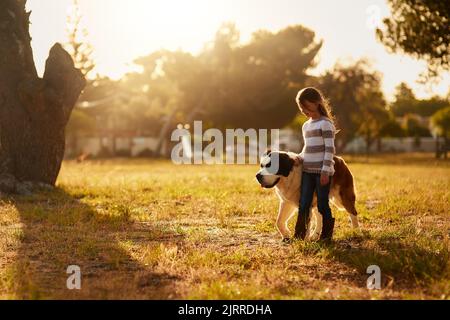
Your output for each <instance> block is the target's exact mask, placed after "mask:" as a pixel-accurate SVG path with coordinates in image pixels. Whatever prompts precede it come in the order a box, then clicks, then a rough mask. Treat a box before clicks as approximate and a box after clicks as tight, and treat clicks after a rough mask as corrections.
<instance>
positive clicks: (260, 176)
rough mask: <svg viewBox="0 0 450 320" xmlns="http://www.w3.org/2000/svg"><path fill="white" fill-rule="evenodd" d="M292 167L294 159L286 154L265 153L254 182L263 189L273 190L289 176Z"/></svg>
mask: <svg viewBox="0 0 450 320" xmlns="http://www.w3.org/2000/svg"><path fill="white" fill-rule="evenodd" d="M294 165H295V161H294V159H293V158H292V157H291V156H290V155H289V154H288V153H287V152H282V151H270V150H269V151H266V153H264V154H263V155H262V157H261V163H260V166H261V169H260V170H259V171H258V173H257V174H256V180H258V182H259V184H260V185H261V186H262V187H264V188H273V187H275V186H276V185H277V183H278V182H280V180H281V179H283V178H286V177H288V176H289V173H290V172H291V170H292V168H293V166H294Z"/></svg>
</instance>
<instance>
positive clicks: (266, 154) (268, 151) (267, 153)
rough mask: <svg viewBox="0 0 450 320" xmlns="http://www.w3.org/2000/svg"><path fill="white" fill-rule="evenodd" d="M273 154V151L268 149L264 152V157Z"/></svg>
mask: <svg viewBox="0 0 450 320" xmlns="http://www.w3.org/2000/svg"><path fill="white" fill-rule="evenodd" d="M271 152H272V149H270V148H268V149H266V151H264V153H263V155H262V156H263V157H265V156H268V155H269V154H270V153H271Z"/></svg>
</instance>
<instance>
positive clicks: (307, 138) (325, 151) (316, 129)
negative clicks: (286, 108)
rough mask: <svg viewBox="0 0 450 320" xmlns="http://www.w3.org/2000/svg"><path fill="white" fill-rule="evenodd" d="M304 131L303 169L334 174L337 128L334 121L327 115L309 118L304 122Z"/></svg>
mask: <svg viewBox="0 0 450 320" xmlns="http://www.w3.org/2000/svg"><path fill="white" fill-rule="evenodd" d="M302 132H303V140H304V142H305V144H304V147H303V151H302V152H301V153H300V156H301V157H302V158H303V171H305V172H311V173H321V174H327V175H329V176H332V175H334V160H333V156H334V154H335V153H336V150H335V147H334V137H335V134H336V128H335V127H334V125H333V122H331V120H330V119H328V118H327V117H320V118H319V119H316V120H312V119H309V120H308V121H306V122H305V123H304V124H303V127H302Z"/></svg>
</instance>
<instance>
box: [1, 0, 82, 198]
mask: <svg viewBox="0 0 450 320" xmlns="http://www.w3.org/2000/svg"><path fill="white" fill-rule="evenodd" d="M25 4H26V1H25V0H2V1H1V2H0V39H1V46H0V190H1V191H6V192H18V191H21V190H22V191H23V189H24V188H23V186H24V185H25V184H24V183H23V182H34V183H44V184H49V185H54V184H55V181H56V178H57V176H58V173H59V170H60V167H61V162H62V159H63V156H64V147H65V142H64V140H65V139H64V131H65V127H66V124H67V122H68V120H69V118H70V115H71V112H72V109H73V106H74V104H75V102H76V101H77V99H78V96H79V94H80V92H81V91H82V89H83V87H84V85H85V79H84V76H83V74H82V73H81V71H80V70H78V69H76V68H75V67H74V63H73V60H72V58H71V56H70V55H69V54H68V53H67V52H66V51H65V50H64V49H63V48H62V46H61V45H60V44H55V45H54V46H53V47H52V48H51V50H50V53H49V57H48V59H47V62H46V65H45V72H44V75H43V77H42V78H40V77H39V76H38V74H37V72H36V67H35V64H34V60H33V53H32V49H31V44H30V41H31V37H30V34H29V16H30V12H26V10H25ZM26 185H29V184H26Z"/></svg>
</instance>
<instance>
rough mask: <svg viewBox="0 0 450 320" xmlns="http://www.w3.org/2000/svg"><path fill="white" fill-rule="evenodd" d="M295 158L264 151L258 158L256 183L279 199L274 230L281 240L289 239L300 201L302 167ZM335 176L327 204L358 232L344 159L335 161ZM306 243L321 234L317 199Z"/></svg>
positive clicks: (351, 182) (352, 193)
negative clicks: (290, 224) (343, 213)
mask: <svg viewBox="0 0 450 320" xmlns="http://www.w3.org/2000/svg"><path fill="white" fill-rule="evenodd" d="M296 157H298V155H297V154H295V153H291V152H282V151H267V152H266V153H265V154H264V155H263V156H262V157H261V169H260V170H259V171H258V173H257V174H256V179H257V180H258V182H259V183H260V185H261V186H262V187H264V188H275V190H276V193H277V195H278V197H279V199H280V207H279V210H278V218H277V228H278V231H279V232H280V234H281V236H282V237H283V239H288V238H290V237H291V234H290V231H289V229H288V221H289V220H290V219H291V218H292V217H293V216H294V214H295V213H296V212H297V209H298V205H299V199H300V186H301V173H302V166H301V164H300V165H299V164H296V161H295V158H296ZM334 161H335V164H334V170H335V173H334V175H333V178H332V180H331V188H330V202H331V203H332V204H334V205H335V206H336V207H337V208H338V209H339V210H340V211H344V210H345V211H347V212H348V213H349V215H350V221H351V223H352V225H353V227H354V228H359V223H358V217H357V216H358V212H357V211H356V208H355V200H356V196H355V186H354V182H353V175H352V173H351V172H350V170H349V169H348V166H347V164H346V163H345V161H344V159H342V158H340V157H337V156H335V157H334ZM311 208H312V209H311V211H312V212H310V219H309V223H308V230H307V233H306V234H307V239H309V240H316V239H318V238H319V237H320V232H321V230H322V215H321V214H320V213H319V212H318V210H317V196H316V194H314V200H313V203H312V206H311Z"/></svg>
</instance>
